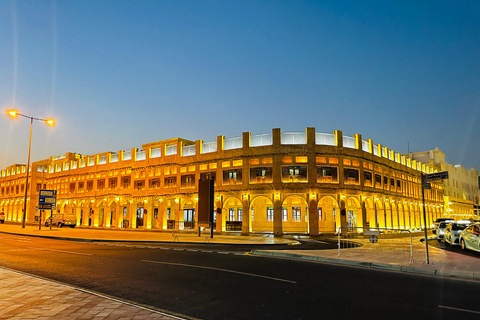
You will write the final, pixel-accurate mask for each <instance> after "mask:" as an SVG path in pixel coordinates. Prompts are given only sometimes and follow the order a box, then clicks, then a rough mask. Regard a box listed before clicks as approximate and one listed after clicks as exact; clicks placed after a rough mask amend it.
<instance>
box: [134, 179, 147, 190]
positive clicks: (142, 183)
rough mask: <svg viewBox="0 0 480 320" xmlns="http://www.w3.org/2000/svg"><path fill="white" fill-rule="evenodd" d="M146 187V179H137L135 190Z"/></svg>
mask: <svg viewBox="0 0 480 320" xmlns="http://www.w3.org/2000/svg"><path fill="white" fill-rule="evenodd" d="M144 189H145V181H144V180H137V181H135V190H144Z"/></svg>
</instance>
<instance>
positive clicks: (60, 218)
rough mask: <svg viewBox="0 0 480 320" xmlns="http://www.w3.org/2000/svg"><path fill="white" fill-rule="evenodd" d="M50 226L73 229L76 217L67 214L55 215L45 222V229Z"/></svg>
mask: <svg viewBox="0 0 480 320" xmlns="http://www.w3.org/2000/svg"><path fill="white" fill-rule="evenodd" d="M50 224H51V225H52V226H57V227H59V228H61V227H63V226H69V227H71V228H75V226H76V225H77V216H76V215H74V214H69V213H55V214H54V215H53V216H50V217H48V218H47V219H46V220H45V227H48V226H50Z"/></svg>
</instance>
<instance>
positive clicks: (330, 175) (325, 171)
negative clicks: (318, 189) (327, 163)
mask: <svg viewBox="0 0 480 320" xmlns="http://www.w3.org/2000/svg"><path fill="white" fill-rule="evenodd" d="M317 182H326V183H332V182H338V168H337V167H317Z"/></svg>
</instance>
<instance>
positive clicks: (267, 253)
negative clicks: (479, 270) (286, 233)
mask: <svg viewBox="0 0 480 320" xmlns="http://www.w3.org/2000/svg"><path fill="white" fill-rule="evenodd" d="M250 254H252V255H257V256H268V257H279V258H290V259H300V260H307V261H317V262H325V263H332V264H339V265H346V266H357V267H363V268H368V269H378V270H390V271H399V272H405V273H412V274H422V275H430V276H441V277H448V278H461V279H473V280H480V275H477V274H475V273H468V272H443V271H441V270H437V269H423V268H415V267H410V266H402V265H394V264H387V263H377V262H366V261H355V260H344V259H335V258H327V257H317V256H308V255H300V254H293V253H286V252H277V251H264V250H252V252H251V253H250Z"/></svg>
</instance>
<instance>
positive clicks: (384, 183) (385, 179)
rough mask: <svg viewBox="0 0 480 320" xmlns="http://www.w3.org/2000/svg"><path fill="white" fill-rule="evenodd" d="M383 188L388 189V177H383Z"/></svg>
mask: <svg viewBox="0 0 480 320" xmlns="http://www.w3.org/2000/svg"><path fill="white" fill-rule="evenodd" d="M383 188H384V189H385V190H388V177H383Z"/></svg>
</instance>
